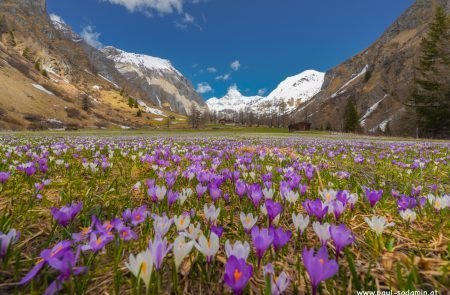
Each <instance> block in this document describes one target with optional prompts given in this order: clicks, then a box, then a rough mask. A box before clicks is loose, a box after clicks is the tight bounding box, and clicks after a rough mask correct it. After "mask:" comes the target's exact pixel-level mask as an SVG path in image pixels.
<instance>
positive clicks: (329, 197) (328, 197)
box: [320, 189, 337, 205]
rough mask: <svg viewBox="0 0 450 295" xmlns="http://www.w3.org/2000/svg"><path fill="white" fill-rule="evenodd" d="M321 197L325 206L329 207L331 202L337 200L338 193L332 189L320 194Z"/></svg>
mask: <svg viewBox="0 0 450 295" xmlns="http://www.w3.org/2000/svg"><path fill="white" fill-rule="evenodd" d="M320 195H321V196H322V198H323V200H324V203H325V205H328V204H329V203H330V202H331V201H333V200H335V199H336V195H337V192H336V191H335V190H332V189H324V190H323V191H321V192H320Z"/></svg>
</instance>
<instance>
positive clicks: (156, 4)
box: [103, 0, 186, 14]
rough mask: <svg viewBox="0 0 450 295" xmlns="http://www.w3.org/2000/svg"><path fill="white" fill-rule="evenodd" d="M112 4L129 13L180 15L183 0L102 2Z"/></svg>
mask: <svg viewBox="0 0 450 295" xmlns="http://www.w3.org/2000/svg"><path fill="white" fill-rule="evenodd" d="M103 1H106V2H110V3H112V4H118V5H122V6H124V7H126V8H127V9H128V10H129V11H131V12H135V11H141V12H146V13H151V12H153V11H155V12H158V13H160V14H170V13H173V12H178V13H181V12H182V11H183V4H184V2H186V1H185V0H103Z"/></svg>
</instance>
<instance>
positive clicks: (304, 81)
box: [206, 70, 325, 114]
mask: <svg viewBox="0 0 450 295" xmlns="http://www.w3.org/2000/svg"><path fill="white" fill-rule="evenodd" d="M324 75H325V74H324V73H321V72H318V71H315V70H306V71H303V72H301V73H299V74H297V75H294V76H291V77H287V78H286V79H284V80H283V81H282V82H280V83H279V84H278V86H277V87H276V88H275V89H274V90H273V91H271V92H270V93H269V94H268V95H267V96H259V95H256V96H244V95H242V94H241V93H240V92H239V90H238V89H237V88H236V87H230V88H229V90H228V93H227V94H226V95H225V96H223V97H222V98H217V97H213V98H210V99H209V100H207V102H206V103H207V104H208V107H209V109H210V110H211V111H213V112H214V111H215V112H218V113H221V112H226V113H227V112H228V113H229V112H240V111H244V110H248V111H252V112H261V113H263V114H265V113H268V112H271V111H273V108H277V109H278V107H279V105H280V104H284V105H285V110H284V111H281V112H282V113H283V114H289V113H291V112H292V111H294V110H295V109H296V108H297V106H298V105H299V104H302V103H305V102H308V101H309V100H310V99H311V98H312V97H313V96H314V95H315V94H317V93H318V92H319V91H320V89H321V87H322V84H323V78H324Z"/></svg>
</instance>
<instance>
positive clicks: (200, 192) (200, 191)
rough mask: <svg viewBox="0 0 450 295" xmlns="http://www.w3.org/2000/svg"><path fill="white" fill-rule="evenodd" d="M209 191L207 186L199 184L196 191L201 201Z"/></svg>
mask: <svg viewBox="0 0 450 295" xmlns="http://www.w3.org/2000/svg"><path fill="white" fill-rule="evenodd" d="M207 189H208V187H207V186H203V185H202V184H201V183H199V184H197V186H196V187H195V190H196V191H197V196H198V198H199V199H200V198H201V197H202V196H203V195H204V194H205V192H206V190H207Z"/></svg>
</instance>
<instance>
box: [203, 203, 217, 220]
mask: <svg viewBox="0 0 450 295" xmlns="http://www.w3.org/2000/svg"><path fill="white" fill-rule="evenodd" d="M203 212H204V213H205V217H206V219H207V220H209V221H210V222H211V223H213V222H214V221H216V220H217V218H219V214H220V207H219V208H217V209H216V207H215V206H214V205H211V206H209V207H208V205H206V204H205V206H203Z"/></svg>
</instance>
